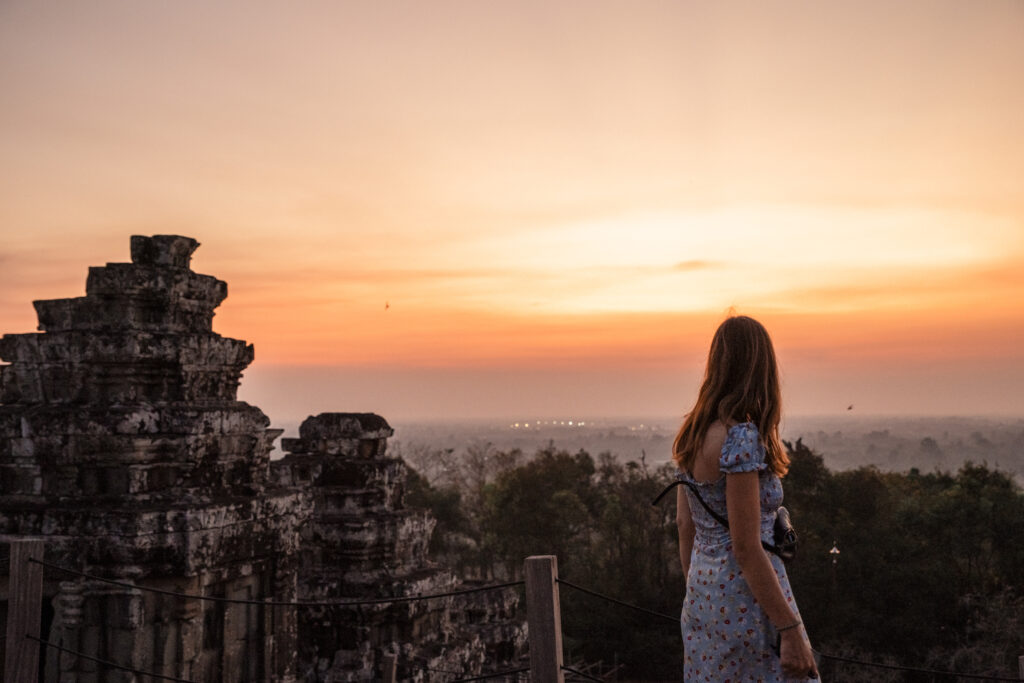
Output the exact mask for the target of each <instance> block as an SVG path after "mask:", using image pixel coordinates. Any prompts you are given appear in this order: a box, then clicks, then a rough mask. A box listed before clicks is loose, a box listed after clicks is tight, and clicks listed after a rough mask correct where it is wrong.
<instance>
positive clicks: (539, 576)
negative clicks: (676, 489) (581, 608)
mask: <svg viewBox="0 0 1024 683" xmlns="http://www.w3.org/2000/svg"><path fill="white" fill-rule="evenodd" d="M19 544H22V547H20V548H19V549H18V553H19V557H20V558H21V559H20V562H23V563H24V564H21V565H19V566H20V567H23V569H22V570H19V571H20V572H21V573H24V572H27V571H29V570H28V567H29V565H32V564H34V565H37V566H38V568H37V569H35V570H32V571H34V572H36V573H37V574H38V575H37V576H36V577H35V578H34V579H32V581H33V582H38V585H35V587H34V588H33V590H32V591H24V593H25V595H24V596H20V597H18V600H17V604H16V603H13V602H12V603H11V605H10V608H11V610H13V611H9V619H8V624H11V623H12V621H11V615H12V614H13V613H14V611H24V610H25V605H28V606H29V607H30V606H31V604H33V603H34V604H36V605H38V602H36V601H37V600H38V599H41V597H42V596H41V583H42V569H43V568H49V569H51V570H54V571H59V572H64V573H66V574H69V575H73V576H79V577H82V578H85V579H88V580H91V581H97V582H101V583H106V584H112V585H116V586H121V587H124V588H129V589H132V590H140V591H148V592H151V593H156V594H161V595H168V596H173V597H178V598H183V599H194V600H206V601H211V602H220V603H232V604H242V605H258V606H264V607H359V606H365V605H381V604H390V603H409V602H417V601H423V600H431V599H437V598H446V597H452V596H458V595H467V594H471V593H480V592H485V591H492V590H502V589H506V588H513V587H520V586H525V587H526V594H527V615H528V617H529V619H530V624H531V626H530V629H531V630H530V635H531V639H530V641H531V643H530V657H531V665H530V666H529V667H522V668H518V669H509V670H505V671H498V672H493V673H485V674H479V675H475V676H470V677H466V678H457V679H456V680H454V681H452V683H469V682H470V681H482V680H488V679H493V678H499V677H504V676H515V677H516V680H518V676H519V674H522V673H527V672H529V673H531V674H534V675H537V672H538V671H540V670H541V669H536V668H535V667H537V666H538V662H537V661H535V659H534V655H535V652H540V651H544V654H543V657H542V658H543V659H544V663H543V666H544V668H543V670H544V671H548V672H552V673H550V675H554V672H558V673H559V676H561V674H562V673H567V674H570V675H572V676H576V677H579V678H582V679H586V680H594V681H600V680H602V679H601V678H597V677H594V676H592V675H591V674H589V673H586V672H584V671H579V670H577V669H574V668H572V667H568V666H564V665H563V663H562V660H561V640H562V637H561V617H560V614H559V612H560V609H559V606H558V605H559V601H558V599H557V593H558V586H559V585H564V586H567V587H568V588H570V589H572V590H575V591H578V592H581V593H584V594H586V595H589V596H592V597H595V598H598V599H601V600H603V601H606V602H608V603H611V604H614V605H617V606H619V607H623V608H626V609H630V610H632V611H634V612H637V613H642V614H645V615H647V616H650V617H655V618H657V619H658V620H661V621H671V622H672V623H678V618H677V617H675V616H672V615H668V614H664V613H661V612H657V611H655V610H651V609H647V608H645V607H640V606H639V605H634V604H631V603H629V602H626V601H624V600H620V599H618V598H614V597H612V596H609V595H605V594H603V593H600V592H598V591H594V590H591V589H589V588H585V587H583V586H580V585H577V584H575V583H572V582H570V581H566V580H564V579H561V578H559V577H558V570H557V562H556V558H554V557H553V556H539V557H531V558H527V561H526V580H525V581H509V582H505V583H499V584H491V585H487V586H477V587H473V588H467V589H460V590H454V591H446V592H442V593H433V594H426V595H423V594H419V595H410V596H397V597H391V598H372V599H365V600H341V601H282V600H269V599H268V600H257V599H236V598H226V597H220V596H210V595H196V594H190V593H184V592H177V591H171V590H166V589H162V588H155V587H152V586H143V585H138V584H135V583H130V582H127V581H120V580H117V579H109V578H106V577H102V576H96V575H94V574H89V573H87V572H82V571H78V570H75V569H70V568H68V567H62V566H60V565H57V564H53V563H50V562H46V561H43V560H40V559H37V558H36V556H35V555H38V556H41V544H40V543H39V542H38V541H21V542H19ZM36 547H38V551H37V550H35V548H36ZM12 548H13V544H12ZM14 564H15V563H14V561H13V558H12V561H11V565H12V569H14V566H13V565H14ZM12 578H13V577H12ZM531 601H532V602H531ZM535 608H537V609H536V610H535ZM537 610H539V612H538V614H540V617H539V618H537V619H536V620H535V616H536V615H535V614H534V612H535V611H537ZM29 612H31V610H29ZM548 613H549V614H548ZM18 619H23V617H21V616H19V617H18ZM24 623H25V625H26V627H27V628H26V629H25V630H21V631H20V632H21V633H25V634H26V635H25V638H26V639H27V640H30V641H34V642H35V643H36V644H37V645H34V646H33V647H38V646H42V647H45V648H51V649H54V650H57V651H59V652H62V653H65V654H68V655H73V656H76V657H81V658H82V659H85V660H88V661H92V662H95V663H97V664H101V665H103V666H108V667H111V668H115V669H120V670H123V671H128V672H132V673H134V674H136V675H138V676H147V677H150V678H153V679H159V680H168V681H179V682H181V683H192V682H191V681H188V680H187V679H183V678H178V677H174V676H167V675H164V674H158V673H153V672H148V671H141V670H137V669H134V668H132V667H129V666H125V665H122V664H118V663H116V662H111V661H108V660H104V659H100V658H97V657H94V656H92V655H89V654H86V653H82V652H78V651H76V650H72V649H69V648H66V647H64V646H62V645H59V644H57V643H51V642H49V641H47V640H44V639H41V638H39V637H36V636H34V635H31V634H32V633H38V623H36V624H35V625H34V626H32V625H31V622H30V621H29V620H26V621H24ZM9 630H10V629H9ZM18 632H19V631H11V633H18ZM535 637H536V638H535ZM549 641H550V642H549ZM7 654H8V658H10V655H11V652H10V651H8V653H7ZM816 654H817V655H818V656H819V657H820V658H821V659H823V660H830V661H833V662H837V663H841V664H848V665H854V666H861V667H868V668H877V669H886V670H890V671H904V672H912V673H919V674H924V675H930V676H947V677H951V678H959V679H969V680H982V681H994V682H1000V683H1002V682H1007V683H1010V682H1017V683H1020V682H1021V681H1024V676H1017V677H1007V676H998V675H989V674H980V673H964V672H958V671H943V670H938V669H925V668H920V667H912V666H904V665H898V664H883V663H879V662H872V661H866V660H861V659H856V658H852V657H841V656H837V655H832V654H828V653H820V652H816ZM22 659H24V658H22ZM29 659H31V658H29ZM538 661H539V660H538ZM23 663H24V662H21V661H16V662H15V663H14V666H15V669H14V670H16V671H21V670H22V669H19V666H20V665H22V664H23ZM7 666H8V667H9V664H8V665H7ZM392 667H393V664H392ZM8 670H10V669H9V668H8ZM26 670H27V669H26ZM437 673H442V672H441V671H437ZM443 673H445V674H447V675H449V676H460V675H462V674H460V673H456V672H453V671H445V672H443ZM541 678H542V679H545V680H546V679H547V678H546V677H545V676H544V675H542V676H541ZM17 680H22V678H18V679H17Z"/></svg>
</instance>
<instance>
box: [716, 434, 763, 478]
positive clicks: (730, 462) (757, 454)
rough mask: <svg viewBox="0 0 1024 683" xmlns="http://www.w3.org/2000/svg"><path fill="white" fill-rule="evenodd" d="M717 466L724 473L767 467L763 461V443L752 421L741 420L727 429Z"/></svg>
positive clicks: (754, 470)
mask: <svg viewBox="0 0 1024 683" xmlns="http://www.w3.org/2000/svg"><path fill="white" fill-rule="evenodd" d="M718 467H719V469H721V471H722V472H725V473H726V474H735V473H737V472H760V471H761V470H763V469H765V468H766V467H768V465H767V463H765V454H764V445H763V444H762V443H761V437H760V435H759V434H758V433H757V427H756V426H754V423H752V422H741V423H740V424H738V425H734V426H733V427H731V428H730V429H729V433H728V434H727V435H726V437H725V443H723V444H722V457H721V458H719V459H718Z"/></svg>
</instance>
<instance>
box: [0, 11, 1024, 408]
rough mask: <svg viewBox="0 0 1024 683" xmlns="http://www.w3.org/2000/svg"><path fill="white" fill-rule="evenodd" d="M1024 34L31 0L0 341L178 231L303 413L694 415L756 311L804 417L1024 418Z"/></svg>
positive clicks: (0, 246) (845, 23)
mask: <svg viewBox="0 0 1024 683" xmlns="http://www.w3.org/2000/svg"><path fill="white" fill-rule="evenodd" d="M208 5H215V6H208ZM1022 35H1024V4H1022V3H1020V2H1019V1H1017V0H1007V1H999V0H990V1H987V2H984V3H965V2H962V0H951V1H949V2H941V1H939V0H927V1H925V2H901V3H892V2H849V3H822V4H820V5H810V4H808V3H803V2H799V3H798V2H767V3H764V2H760V3H729V4H728V6H725V5H724V4H722V3H716V2H686V3H682V2H681V3H661V2H639V3H628V4H627V3H620V2H600V1H596V0H586V1H583V0H580V1H578V2H576V1H573V2H565V1H560V2H556V3H552V2H540V1H537V2H533V1H528V0H517V1H516V2H486V3H480V2H466V1H463V2H448V1H440V0H432V2H429V3H421V2H375V3H337V2H327V1H324V2H307V3H301V4H293V5H288V6H285V5H281V4H278V3H248V2H247V3H241V2H238V3H208V4H204V3H137V2H128V1H125V2H110V1H107V0H100V1H98V2H90V3H88V4H87V5H83V4H71V5H69V4H66V3H65V4H61V5H53V6H46V5H42V4H40V3H35V2H21V1H14V0H12V1H8V2H5V3H3V4H0V88H2V92H3V93H4V106H3V107H0V150H2V153H0V226H2V228H0V229H2V230H3V237H4V238H3V242H2V243H0V332H21V331H28V330H31V329H34V327H35V319H34V313H33V311H32V308H31V305H30V302H31V300H33V299H40V298H56V297H65V296H77V295H80V294H82V293H83V291H84V280H85V274H86V268H87V267H88V266H89V265H97V264H101V263H104V262H107V261H123V260H127V257H128V237H129V235H131V234H155V233H176V234H185V235H189V236H192V237H195V238H197V239H198V240H199V241H200V242H202V244H203V246H202V247H201V248H200V249H199V251H198V252H197V253H196V256H195V258H194V261H193V264H194V268H195V269H196V270H197V271H199V272H204V273H208V274H211V275H215V276H217V277H219V278H221V279H224V280H227V281H228V283H229V287H230V297H229V298H228V300H227V301H226V302H225V304H224V305H223V306H222V307H221V309H220V311H219V312H218V316H217V320H216V322H215V328H216V330H217V331H218V332H220V333H222V334H225V335H228V336H234V337H239V338H243V339H246V340H248V341H251V342H253V343H254V344H255V346H256V357H257V361H256V363H255V364H254V365H253V367H252V368H251V369H250V370H249V371H248V372H247V375H246V381H245V382H244V383H243V396H244V397H245V398H247V399H248V400H251V401H253V402H256V403H258V404H260V405H261V406H262V407H264V409H265V410H266V411H267V412H268V413H270V414H271V416H272V417H275V416H278V415H280V416H283V417H286V418H289V419H290V418H293V417H301V416H304V415H305V414H308V413H310V412H319V411H321V410H377V411H378V412H381V413H383V414H385V415H386V416H388V417H390V418H391V419H399V420H400V419H406V418H413V417H462V416H482V415H501V416H519V415H527V416H534V417H537V416H545V415H549V416H552V417H558V416H560V415H568V414H569V413H574V414H578V415H580V416H594V415H602V414H603V415H609V414H619V415H645V414H659V415H660V414H665V415H671V414H675V413H679V412H681V411H683V410H685V409H686V408H687V407H688V406H689V402H690V401H692V398H693V392H694V390H695V387H694V386H693V384H694V382H695V378H696V375H697V374H698V373H699V372H700V370H701V367H700V366H701V363H702V361H703V356H704V354H705V353H706V346H707V344H708V341H709V339H710V336H711V333H712V332H713V330H714V327H715V325H716V324H717V323H718V322H719V321H720V320H721V318H722V317H723V315H724V314H725V312H726V311H727V310H729V309H730V308H731V307H733V308H735V310H737V311H739V312H741V313H747V314H751V315H754V316H757V317H759V318H761V319H763V320H764V322H765V323H766V324H767V325H768V327H769V329H770V331H772V332H773V334H774V336H775V339H776V343H777V346H778V350H779V354H780V357H781V361H782V364H783V370H784V373H785V380H786V398H787V408H788V410H789V411H790V412H791V413H831V412H840V411H841V410H844V409H845V407H846V405H847V404H848V403H855V404H856V405H857V406H858V410H863V411H864V412H867V413H905V414H920V413H925V414H979V413H990V412H999V413H1006V414H1013V415H1018V416H1019V415H1020V414H1021V412H1022V411H1021V406H1022V405H1024V403H1022V401H1021V399H1020V396H1019V394H1020V387H1021V386H1024V343H1022V342H1024V306H1022V304H1021V302H1022V301H1024V268H1022V266H1024V191H1022V189H1021V188H1022V180H1024V128H1022V127H1021V126H1020V123H1019V122H1020V121H1021V120H1024V40H1021V39H1020V37H1021V36H1022ZM385 302H387V303H388V304H389V308H388V310H387V311H385V309H384V307H385ZM534 413H538V415H534Z"/></svg>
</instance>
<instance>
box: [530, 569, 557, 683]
mask: <svg viewBox="0 0 1024 683" xmlns="http://www.w3.org/2000/svg"><path fill="white" fill-rule="evenodd" d="M524 573H525V575H526V621H527V624H528V627H529V629H530V633H529V641H530V680H531V681H532V682H533V683H564V681H565V677H564V675H563V673H562V612H561V607H560V606H559V603H558V583H557V581H558V558H557V557H555V556H554V555H535V556H532V557H528V558H526V563H525V566H524Z"/></svg>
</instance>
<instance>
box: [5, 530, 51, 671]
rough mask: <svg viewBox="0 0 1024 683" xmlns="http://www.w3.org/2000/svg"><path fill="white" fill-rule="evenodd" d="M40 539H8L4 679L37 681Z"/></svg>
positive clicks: (41, 593) (41, 608) (41, 600)
mask: <svg viewBox="0 0 1024 683" xmlns="http://www.w3.org/2000/svg"><path fill="white" fill-rule="evenodd" d="M29 558H32V559H35V560H42V559H43V542H42V541H11V574H10V583H9V584H8V585H9V588H8V591H7V594H8V598H7V649H6V653H7V657H6V660H7V661H5V662H4V680H5V681H7V682H8V683H36V681H37V680H39V643H37V642H36V641H34V640H30V639H29V638H26V637H25V636H34V637H36V638H38V637H39V627H40V625H41V624H40V622H41V620H42V614H43V605H42V603H43V566H42V565H39V564H35V563H33V562H29V561H28V560H29Z"/></svg>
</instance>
